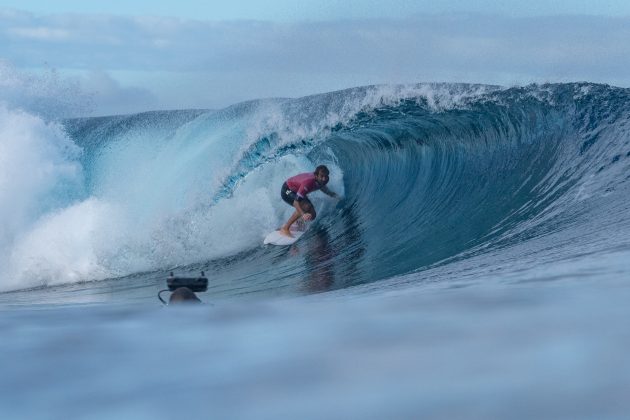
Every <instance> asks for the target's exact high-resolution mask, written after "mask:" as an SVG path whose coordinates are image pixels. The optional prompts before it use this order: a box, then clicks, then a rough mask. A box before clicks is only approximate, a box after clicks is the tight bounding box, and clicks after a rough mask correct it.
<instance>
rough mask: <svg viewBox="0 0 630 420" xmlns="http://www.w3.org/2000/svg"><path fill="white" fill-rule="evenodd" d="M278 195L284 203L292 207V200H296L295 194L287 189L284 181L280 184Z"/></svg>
mask: <svg viewBox="0 0 630 420" xmlns="http://www.w3.org/2000/svg"><path fill="white" fill-rule="evenodd" d="M280 195H281V196H282V199H283V200H284V202H285V203H287V204H288V205H290V206H291V207H293V202H294V201H295V200H297V198H298V197H297V194H296V193H294V192H293V191H291V190H290V189H289V186H288V185H287V183H286V182H285V183H284V184H282V190H280Z"/></svg>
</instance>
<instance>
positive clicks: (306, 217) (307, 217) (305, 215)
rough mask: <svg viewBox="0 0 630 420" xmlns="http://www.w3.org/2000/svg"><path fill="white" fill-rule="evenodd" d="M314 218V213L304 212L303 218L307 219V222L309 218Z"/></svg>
mask: <svg viewBox="0 0 630 420" xmlns="http://www.w3.org/2000/svg"><path fill="white" fill-rule="evenodd" d="M312 218H313V215H312V214H310V213H304V214H303V215H302V219H304V220H306V221H307V222H308V221H309V220H311V219H312Z"/></svg>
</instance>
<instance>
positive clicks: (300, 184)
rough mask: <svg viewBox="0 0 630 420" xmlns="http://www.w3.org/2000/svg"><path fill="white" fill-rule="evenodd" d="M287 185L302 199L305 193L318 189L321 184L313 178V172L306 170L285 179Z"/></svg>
mask: <svg viewBox="0 0 630 420" xmlns="http://www.w3.org/2000/svg"><path fill="white" fill-rule="evenodd" d="M287 186H288V187H289V189H290V190H291V191H293V192H294V193H296V194H297V196H298V197H299V198H300V199H302V198H304V197H306V194H308V193H310V192H313V191H316V190H319V189H320V188H321V187H322V186H321V185H319V183H318V182H317V180H316V179H315V174H314V173H312V172H306V173H303V174H299V175H296V176H293V177H291V178H289V179H287Z"/></svg>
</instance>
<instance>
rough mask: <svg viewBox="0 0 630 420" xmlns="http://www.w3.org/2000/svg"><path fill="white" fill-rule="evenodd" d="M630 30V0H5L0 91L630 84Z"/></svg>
mask: <svg viewBox="0 0 630 420" xmlns="http://www.w3.org/2000/svg"><path fill="white" fill-rule="evenodd" d="M629 40H630V2H628V1H623V2H622V1H599V2H596V1H585V0H573V1H555V2H552V1H542V0H529V1H489V0H477V1H455V0H451V1H441V2H436V1H434V0H433V1H421V0H392V1H369V0H364V1H358V0H345V1H341V0H334V1H333V0H319V1H309V2H295V1H289V0H276V1H267V2H261V1H253V0H251V1H231V2H221V3H216V2H207V1H201V0H199V1H179V2H156V1H148V0H142V1H132V2H129V1H128V0H127V1H121V0H110V1H109V2H88V1H69V0H65V1H64V0H58V1H55V2H50V1H46V2H44V1H41V2H40V1H20V2H19V3H18V1H14V0H3V2H2V6H0V86H2V88H3V89H2V90H0V101H1V100H3V93H2V92H10V94H11V95H12V96H11V97H12V98H16V97H19V96H20V95H21V93H20V92H26V93H27V94H28V95H34V98H33V99H32V102H33V103H41V98H40V96H42V95H49V96H53V97H58V96H59V95H67V94H68V92H72V95H77V92H84V93H85V96H86V97H90V98H91V101H92V103H93V109H94V112H93V115H102V114H112V113H128V112H136V111H144V110H151V109H178V108H220V107H225V106H228V105H230V104H233V103H236V102H240V101H244V100H248V99H256V98H263V97H297V96H304V95H308V94H313V93H320V92H326V91H332V90H337V89H343V88H348V87H354V86H361V85H369V84H386V83H417V82H470V83H489V84H501V85H515V84H519V85H523V84H528V83H532V82H571V81H590V82H601V83H609V84H613V85H618V86H623V87H629V86H630V71H628V69H629V68H630V42H628V41H629ZM51 69H52V70H54V74H51V73H50V72H51ZM42 74H43V76H42ZM35 85H36V86H35ZM26 93H25V94H26ZM38 95H39V96H38ZM6 96H7V95H6V94H5V95H4V97H6ZM75 108H76V107H75ZM81 109H83V108H81Z"/></svg>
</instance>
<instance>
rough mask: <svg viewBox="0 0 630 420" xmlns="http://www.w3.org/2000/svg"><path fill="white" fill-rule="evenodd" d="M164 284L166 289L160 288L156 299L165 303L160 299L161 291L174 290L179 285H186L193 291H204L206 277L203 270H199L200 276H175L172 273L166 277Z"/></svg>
mask: <svg viewBox="0 0 630 420" xmlns="http://www.w3.org/2000/svg"><path fill="white" fill-rule="evenodd" d="M166 285H167V286H168V289H164V290H160V291H159V292H158V299H160V302H162V303H163V304H165V305H167V303H166V301H165V300H164V299H162V293H163V292H174V291H175V290H177V289H179V288H180V287H187V288H188V289H190V290H191V291H192V292H193V293H194V292H205V291H206V290H208V279H207V278H206V276H205V274H204V272H203V271H202V272H201V276H200V277H175V276H174V275H173V273H171V275H170V276H169V277H168V278H167V279H166Z"/></svg>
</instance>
